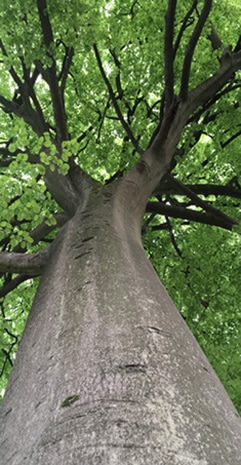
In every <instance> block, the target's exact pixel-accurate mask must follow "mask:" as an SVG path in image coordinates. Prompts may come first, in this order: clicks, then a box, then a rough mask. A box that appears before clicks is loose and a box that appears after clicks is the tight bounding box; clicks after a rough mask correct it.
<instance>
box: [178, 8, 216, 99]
mask: <svg viewBox="0 0 241 465" xmlns="http://www.w3.org/2000/svg"><path fill="white" fill-rule="evenodd" d="M211 7H212V0H205V3H204V7H203V9H202V13H201V15H200V17H199V19H198V22H197V24H196V26H195V28H194V31H193V33H192V36H191V38H190V40H189V43H188V45H187V47H186V52H185V57H184V62H183V68H182V78H181V90H180V96H181V98H182V99H183V100H185V99H186V97H187V92H188V83H189V77H190V70H191V63H192V58H193V54H194V50H195V47H196V45H197V42H198V39H199V37H200V35H201V33H202V30H203V27H204V25H205V22H206V20H207V17H208V15H209V13H210V10H211Z"/></svg>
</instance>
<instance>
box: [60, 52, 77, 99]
mask: <svg viewBox="0 0 241 465" xmlns="http://www.w3.org/2000/svg"><path fill="white" fill-rule="evenodd" d="M73 56H74V49H73V47H67V48H66V53H65V57H64V61H63V66H62V70H61V73H60V76H59V81H60V82H61V84H60V89H61V93H62V95H63V94H64V90H65V85H66V80H67V77H68V73H69V70H70V67H71V64H72V60H73Z"/></svg>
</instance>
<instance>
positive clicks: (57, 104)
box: [37, 0, 69, 143]
mask: <svg viewBox="0 0 241 465" xmlns="http://www.w3.org/2000/svg"><path fill="white" fill-rule="evenodd" d="M37 7H38V13H39V19H40V23H41V27H42V31H43V37H44V43H45V45H46V47H47V50H48V49H49V47H50V45H51V44H53V43H54V37H53V31H52V27H51V23H50V20H49V16H48V12H47V4H46V0H37ZM48 54H49V52H48ZM49 55H50V54H49ZM50 56H51V59H52V65H51V66H50V67H49V68H48V70H47V74H48V80H47V82H48V83H49V88H50V94H51V100H52V104H53V110H54V120H55V123H56V132H57V141H58V142H59V143H61V142H62V141H63V140H68V139H69V135H68V130H67V124H66V121H67V117H66V113H65V108H64V101H63V98H62V95H61V91H60V89H59V86H58V79H57V73H56V62H55V59H54V57H53V56H52V55H50Z"/></svg>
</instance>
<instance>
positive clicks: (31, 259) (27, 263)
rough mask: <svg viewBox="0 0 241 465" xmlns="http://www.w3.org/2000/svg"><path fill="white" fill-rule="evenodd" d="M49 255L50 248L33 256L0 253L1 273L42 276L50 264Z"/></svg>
mask: <svg viewBox="0 0 241 465" xmlns="http://www.w3.org/2000/svg"><path fill="white" fill-rule="evenodd" d="M49 253H50V249H49V247H48V248H47V249H44V250H41V251H40V252H37V253H33V254H22V253H17V252H0V271H1V272H2V273H24V274H27V275H32V274H34V275H40V274H42V272H43V271H44V268H45V266H46V264H47V262H48V258H49Z"/></svg>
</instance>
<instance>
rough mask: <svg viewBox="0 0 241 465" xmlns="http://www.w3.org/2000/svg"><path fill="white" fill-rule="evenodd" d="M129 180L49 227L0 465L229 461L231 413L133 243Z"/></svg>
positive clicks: (236, 431) (136, 210) (4, 421)
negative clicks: (52, 235)
mask: <svg viewBox="0 0 241 465" xmlns="http://www.w3.org/2000/svg"><path fill="white" fill-rule="evenodd" d="M141 215H142V207H139V204H138V189H137V188H136V185H135V184H134V183H131V182H130V179H128V178H127V179H126V180H125V179H124V180H123V181H115V182H114V183H113V184H112V185H109V186H108V187H106V188H104V189H103V190H102V191H101V192H100V193H99V194H96V196H94V195H93V196H92V198H91V199H89V201H88V205H87V207H86V209H85V210H84V211H82V212H81V211H80V210H79V211H77V213H76V214H75V216H74V217H73V218H72V219H71V220H70V221H69V222H68V224H67V225H65V226H64V228H63V229H62V231H61V232H60V234H59V236H58V238H57V240H56V243H55V250H54V251H53V253H52V257H51V259H50V262H49V264H48V266H47V269H46V271H45V273H44V275H43V278H42V281H41V284H40V287H39V290H38V292H37V295H36V298H35V301H34V304H33V307H32V310H31V313H30V316H29V319H28V322H27V326H26V329H25V331H24V335H23V337H22V341H21V343H20V347H19V351H18V355H17V358H16V362H15V365H14V368H13V371H12V374H11V376H10V380H9V385H8V388H7V391H6V395H5V399H4V402H3V404H2V406H1V418H0V438H1V439H0V450H1V464H2V465H10V464H11V465H57V464H58V465H59V464H60V463H61V464H64V465H79V464H81V465H100V464H101V465H147V464H150V465H188V464H190V465H227V464H232V465H239V464H240V458H241V442H240V437H241V422H240V418H239V416H238V414H237V412H236V411H235V409H234V407H233V405H232V403H231V401H230V399H229V397H228V396H227V394H226V392H225V390H224V388H223V387H222V385H221V383H220V381H219V380H218V378H217V376H216V375H215V373H214V371H213V370H212V368H211V366H210V364H209V362H208V361H207V359H206V357H205V355H204V354H203V352H202V351H201V349H200V348H199V346H198V345H197V343H196V341H195V339H194V338H193V336H192V334H191V332H190V331H189V329H188V328H187V326H186V324H185V322H184V320H183V319H182V318H181V316H180V314H179V313H178V311H177V309H176V308H175V306H174V304H173V303H172V301H171V300H170V298H169V296H168V294H167V292H166V290H165V289H164V288H163V286H162V284H161V283H160V281H159V279H158V277H157V275H156V273H155V271H154V269H153V268H152V266H151V265H150V263H149V261H148V260H147V258H146V255H145V252H144V250H143V247H142V244H141V238H140V232H139V231H140V220H141Z"/></svg>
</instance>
